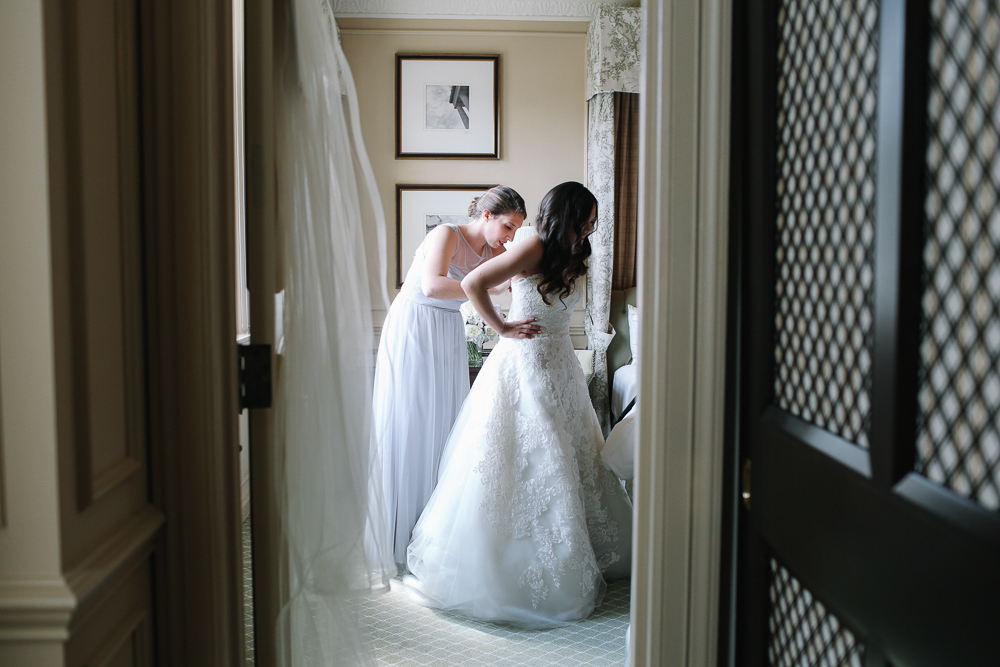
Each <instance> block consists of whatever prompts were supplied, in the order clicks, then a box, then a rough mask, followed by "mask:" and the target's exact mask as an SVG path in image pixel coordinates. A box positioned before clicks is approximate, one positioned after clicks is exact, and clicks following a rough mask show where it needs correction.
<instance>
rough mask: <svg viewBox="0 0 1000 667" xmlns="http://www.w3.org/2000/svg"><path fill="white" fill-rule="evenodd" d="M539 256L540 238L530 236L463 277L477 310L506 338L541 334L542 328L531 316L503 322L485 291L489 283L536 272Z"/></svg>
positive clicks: (464, 288)
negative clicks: (516, 320)
mask: <svg viewBox="0 0 1000 667" xmlns="http://www.w3.org/2000/svg"><path fill="white" fill-rule="evenodd" d="M541 259H542V241H541V239H539V238H538V237H537V236H533V237H531V238H528V239H525V240H524V241H521V242H519V243H517V244H516V245H513V246H511V248H510V250H508V251H507V252H505V253H503V254H502V255H500V256H499V257H494V258H493V259H491V260H490V261H488V262H483V263H482V264H480V265H479V266H478V267H476V268H475V269H473V270H472V271H470V272H469V275H467V276H465V279H464V280H462V289H463V290H465V293H466V294H467V295H468V296H469V301H471V302H472V305H473V306H474V307H475V308H476V312H478V313H479V315H480V316H481V317H482V318H483V321H485V322H486V323H487V324H489V325H490V326H491V327H493V329H494V330H495V331H497V332H499V334H500V335H501V336H504V337H505V338H531V337H532V336H533V335H534V334H537V333H541V331H542V328H541V327H540V326H538V325H537V324H533V322H535V318H534V317H529V318H528V319H526V320H521V321H518V322H504V321H503V318H501V317H500V315H498V314H497V312H496V311H495V310H493V303H492V302H491V301H490V297H489V294H488V292H487V290H488V286H490V285H498V284H500V283H502V282H504V281H505V280H509V279H511V278H513V277H514V276H517V275H532V274H534V273H537V272H538V262H539V261H540V260H541Z"/></svg>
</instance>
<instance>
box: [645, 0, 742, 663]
mask: <svg viewBox="0 0 1000 667" xmlns="http://www.w3.org/2000/svg"><path fill="white" fill-rule="evenodd" d="M644 9H645V13H646V16H645V21H644V24H645V31H646V34H645V40H644V54H643V59H644V63H645V65H644V72H643V77H644V89H643V92H644V99H643V128H642V140H641V144H642V149H641V150H642V152H643V156H642V165H641V169H642V170H643V173H642V176H641V186H640V187H641V188H642V190H643V192H642V195H641V197H640V206H641V207H642V208H641V211H640V214H639V220H640V225H639V235H640V240H639V244H638V245H639V247H640V248H641V249H642V251H641V252H642V255H641V257H640V258H639V261H640V267H639V274H640V276H641V279H640V286H639V294H638V301H639V303H640V312H641V317H642V319H643V320H644V321H652V322H657V323H664V324H663V326H659V327H651V326H642V327H641V330H642V332H643V340H642V350H643V356H644V359H643V365H642V370H641V372H640V390H639V396H640V397H641V398H640V402H641V405H640V408H642V407H643V406H651V408H647V409H641V411H640V424H639V443H640V444H639V452H638V457H639V464H638V466H637V467H638V470H639V476H638V478H637V484H636V525H635V529H634V530H633V536H634V538H633V539H634V546H633V550H634V552H635V562H634V564H633V572H634V575H633V590H632V595H633V597H632V611H633V617H632V624H633V633H634V637H635V641H634V642H633V644H632V646H633V652H632V656H633V657H632V661H633V663H632V664H634V665H663V664H669V665H714V664H717V662H718V641H717V637H718V626H719V593H720V591H719V580H720V573H721V555H722V554H721V539H722V535H721V533H722V499H723V488H722V484H723V451H724V428H723V427H724V419H723V415H724V411H725V371H726V308H727V274H728V256H729V251H728V242H729V232H728V215H729V213H728V211H729V201H728V197H729V192H728V187H729V183H728V180H729V176H728V174H729V94H730V90H729V77H730V66H731V63H730V47H731V34H730V22H731V10H732V7H731V2H730V1H729V0H699V1H698V2H687V1H681V0H659V1H656V2H650V3H649V4H648V5H644ZM667 221H669V223H668V222H667Z"/></svg>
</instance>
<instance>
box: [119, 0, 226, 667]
mask: <svg viewBox="0 0 1000 667" xmlns="http://www.w3.org/2000/svg"><path fill="white" fill-rule="evenodd" d="M137 4H138V8H139V12H138V13H139V21H140V35H141V42H142V45H141V53H142V65H141V68H142V69H141V72H142V74H141V82H142V93H141V94H142V109H143V111H142V117H143V128H142V132H143V136H142V144H143V149H142V150H143V160H142V170H143V183H144V185H143V188H144V190H143V198H144V202H143V207H144V211H143V212H144V216H145V221H146V223H145V239H144V243H145V283H146V284H145V286H144V287H145V295H146V298H145V301H146V318H147V336H148V339H147V340H148V355H147V368H148V378H149V380H148V382H149V386H148V391H149V442H150V452H149V453H150V458H149V460H150V489H151V496H152V501H153V503H154V504H155V505H156V506H157V507H158V508H160V509H161V510H162V511H163V513H164V514H165V516H166V522H165V524H164V527H163V529H162V532H161V534H160V535H159V537H158V539H157V544H156V551H155V553H154V554H153V561H154V574H153V576H154V588H155V590H154V593H155V604H156V652H157V656H158V660H157V664H158V665H160V666H161V667H165V666H173V665H177V666H178V667H179V666H181V665H183V666H185V667H193V666H202V665H203V666H205V667H218V666H219V665H237V664H242V661H243V586H242V584H243V582H242V572H241V569H240V568H239V562H240V557H241V538H240V530H239V507H240V496H239V451H238V446H239V440H238V435H237V388H236V347H235V341H236V315H235V297H234V294H233V289H232V285H233V275H234V271H235V268H234V267H235V255H234V245H233V244H234V238H233V237H234V231H233V230H234V224H233V221H234V216H235V212H234V201H233V197H234V165H233V154H234V152H233V149H234V147H233V141H234V137H233V113H232V109H233V57H232V53H233V44H232V7H231V4H230V3H229V2H225V1H223V2H217V1H215V2H213V1H212V0H171V2H169V3H162V2H156V1H155V0H139V2H138V3H137Z"/></svg>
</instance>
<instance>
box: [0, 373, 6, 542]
mask: <svg viewBox="0 0 1000 667" xmlns="http://www.w3.org/2000/svg"><path fill="white" fill-rule="evenodd" d="M0 370H2V369H0ZM5 460H6V459H5V458H4V451H3V377H2V376H0V530H3V529H4V528H6V527H7V487H6V483H5V480H6V477H7V474H6V470H5Z"/></svg>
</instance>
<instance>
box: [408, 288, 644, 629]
mask: <svg viewBox="0 0 1000 667" xmlns="http://www.w3.org/2000/svg"><path fill="white" fill-rule="evenodd" d="M538 278H539V276H532V277H530V278H524V279H520V280H516V281H515V282H513V284H512V292H513V303H512V306H511V309H510V314H509V316H508V318H509V319H511V320H521V319H524V318H527V317H536V318H538V323H539V324H540V325H541V326H542V329H543V333H542V335H539V336H536V337H534V338H531V339H506V338H505V339H502V340H501V341H500V342H499V343H498V344H497V346H496V347H495V348H494V350H493V352H492V353H491V354H490V355H489V357H488V358H487V361H486V363H485V364H484V365H483V368H482V370H481V371H480V373H479V377H478V378H477V379H476V382H475V384H474V385H473V386H472V391H471V393H470V394H469V396H468V398H467V399H466V401H465V404H464V406H463V407H462V411H461V413H460V414H459V416H458V419H457V421H456V423H455V426H454V428H453V429H452V432H451V435H450V437H449V439H448V444H447V445H446V447H445V451H444V454H443V456H442V459H441V469H440V472H439V479H438V485H437V488H436V489H435V490H434V493H433V494H432V496H431V498H430V501H429V502H428V503H427V506H426V508H425V509H424V512H423V514H422V515H421V517H420V520H419V521H418V522H417V525H416V527H415V528H414V530H413V540H412V542H411V543H410V546H409V550H408V554H407V556H408V558H407V564H408V566H409V569H410V572H411V575H409V576H407V577H405V578H404V581H405V582H406V584H407V586H408V588H409V589H410V590H411V591H412V593H413V595H414V597H415V598H416V599H417V600H418V601H419V602H421V603H422V604H425V605H427V606H430V607H434V608H438V609H444V610H450V611H454V612H458V613H461V614H464V615H467V616H471V617H474V618H478V619H482V620H487V621H494V622H501V623H512V624H515V625H519V626H522V627H527V628H548V627H555V626H560V625H566V624H568V623H572V622H574V621H578V620H580V619H583V618H586V617H587V616H588V615H589V614H590V613H591V612H592V611H593V610H594V608H595V607H597V606H598V605H599V604H600V602H601V598H602V596H603V593H604V589H605V580H609V581H610V580H614V579H619V578H623V577H627V576H628V575H629V573H630V561H631V544H632V535H631V533H632V507H631V504H630V503H629V500H628V497H627V496H626V495H625V492H624V490H623V489H622V486H621V484H620V482H619V481H618V479H617V478H616V477H615V475H614V474H613V473H612V472H611V471H609V470H608V469H607V468H605V467H604V466H603V465H602V464H601V461H600V457H599V450H600V448H601V447H602V446H603V444H604V439H603V437H602V436H601V426H600V423H599V422H598V419H597V414H596V413H595V412H594V408H593V406H592V404H591V402H590V396H589V395H588V393H587V386H586V384H585V383H584V377H583V369H582V368H581V367H580V363H579V362H578V361H577V358H576V355H575V353H574V352H573V345H572V342H571V341H570V337H569V321H570V316H571V314H572V312H573V310H574V308H575V307H576V305H577V304H578V303H579V302H580V299H581V298H582V292H581V290H579V289H577V290H576V291H575V292H574V293H573V294H571V295H570V296H569V297H568V298H567V299H566V300H565V302H561V301H560V300H559V298H558V297H549V299H550V300H551V301H553V303H552V305H546V304H545V303H544V302H543V300H542V298H541V296H540V295H539V294H538V290H537V289H536V288H537V280H538Z"/></svg>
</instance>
